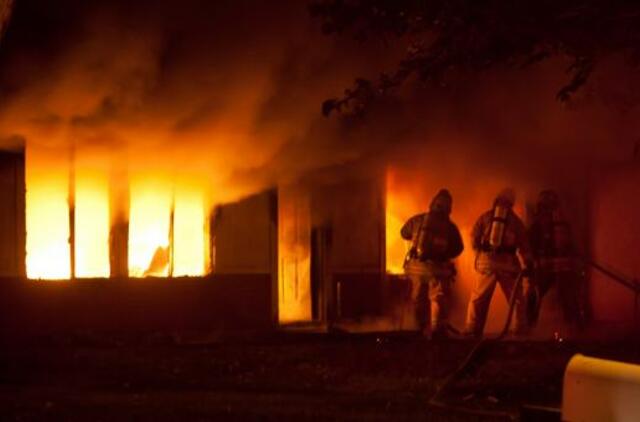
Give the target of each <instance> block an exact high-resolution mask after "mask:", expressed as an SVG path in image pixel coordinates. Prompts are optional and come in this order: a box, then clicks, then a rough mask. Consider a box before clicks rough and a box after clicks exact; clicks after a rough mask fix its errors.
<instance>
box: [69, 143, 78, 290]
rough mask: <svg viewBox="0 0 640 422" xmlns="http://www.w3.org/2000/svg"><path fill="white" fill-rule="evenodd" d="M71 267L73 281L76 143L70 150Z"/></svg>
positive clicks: (74, 259) (74, 262)
mask: <svg viewBox="0 0 640 422" xmlns="http://www.w3.org/2000/svg"><path fill="white" fill-rule="evenodd" d="M68 195H69V196H68V203H69V258H70V259H69V265H70V270H71V271H70V274H71V279H72V280H73V279H75V278H76V151H75V143H72V144H71V147H70V149H69V191H68Z"/></svg>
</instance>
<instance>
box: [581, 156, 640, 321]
mask: <svg viewBox="0 0 640 422" xmlns="http://www.w3.org/2000/svg"><path fill="white" fill-rule="evenodd" d="M639 210H640V165H638V164H637V163H636V164H635V165H627V166H619V167H616V168H615V169H609V170H601V171H599V172H598V173H597V174H596V177H594V183H593V190H592V193H591V227H592V232H591V257H592V259H593V260H594V261H595V262H597V263H598V264H600V265H602V266H604V267H607V268H609V269H611V270H613V271H614V272H616V273H619V274H620V275H622V276H624V277H626V278H628V279H634V278H635V279H636V280H640V259H639V252H638V251H640V212H639ZM589 292H590V300H591V306H592V316H593V319H594V321H595V322H596V323H598V324H599V325H600V326H601V327H609V328H608V330H609V331H619V330H622V331H628V330H631V329H632V328H633V321H634V295H633V294H632V293H631V292H630V291H629V290H628V289H626V288H625V287H623V286H620V285H618V284H617V283H615V282H613V281H612V280H610V279H609V278H608V277H607V276H605V275H603V274H601V273H599V272H598V271H595V270H592V271H591V283H590V289H589ZM639 316H640V315H639Z"/></svg>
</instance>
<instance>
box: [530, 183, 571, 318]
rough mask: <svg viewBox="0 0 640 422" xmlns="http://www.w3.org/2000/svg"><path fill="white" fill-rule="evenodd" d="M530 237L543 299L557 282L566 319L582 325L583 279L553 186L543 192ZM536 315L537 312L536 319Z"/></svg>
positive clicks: (538, 284) (539, 289) (537, 283)
mask: <svg viewBox="0 0 640 422" xmlns="http://www.w3.org/2000/svg"><path fill="white" fill-rule="evenodd" d="M529 238H530V239H531V248H532V250H533V254H534V257H535V264H536V277H535V280H536V282H535V286H536V289H537V291H538V295H539V298H540V300H541V299H542V298H543V297H544V295H545V294H546V293H547V292H548V291H549V289H550V288H551V287H553V286H554V285H555V286H557V289H558V298H559V301H560V305H561V307H562V311H563V313H564V317H565V320H566V321H567V322H569V323H575V324H577V325H578V326H580V325H581V322H582V321H581V320H582V318H581V307H580V303H579V302H580V300H579V298H580V282H579V277H578V274H577V271H576V267H575V261H574V259H573V256H574V245H573V240H572V235H571V227H570V225H569V223H568V222H567V221H566V219H565V218H564V216H563V214H562V210H561V208H560V201H559V198H558V194H557V193H556V192H554V191H553V190H544V191H542V192H540V195H539V197H538V203H537V205H536V211H535V215H534V218H533V222H532V224H531V227H530V229H529ZM536 310H537V309H536ZM537 316H538V315H537V312H535V314H534V316H533V320H534V321H535V320H536V319H537Z"/></svg>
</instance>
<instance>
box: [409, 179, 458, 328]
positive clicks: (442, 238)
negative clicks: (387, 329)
mask: <svg viewBox="0 0 640 422" xmlns="http://www.w3.org/2000/svg"><path fill="white" fill-rule="evenodd" d="M451 206H452V198H451V194H450V193H449V191H448V190H446V189H441V190H440V191H439V192H438V193H437V195H436V196H435V197H434V198H433V200H432V201H431V205H430V206H429V212H428V213H422V214H418V215H415V216H413V217H411V218H410V219H409V220H408V221H407V222H406V223H405V224H404V226H403V227H402V229H401V232H400V234H401V235H402V238H403V239H405V240H409V241H411V242H412V244H411V248H410V250H409V252H408V254H407V256H406V258H405V262H404V270H405V273H406V274H407V276H408V277H409V278H410V280H411V291H412V293H411V299H412V306H414V311H415V316H416V320H417V322H418V326H419V329H420V331H421V332H424V330H425V328H426V326H427V312H426V309H425V308H426V305H427V301H426V298H425V296H426V295H427V294H428V297H429V303H430V308H431V312H430V313H431V330H432V338H433V339H442V338H446V337H447V336H448V333H447V330H448V327H449V324H448V312H449V300H450V295H451V293H450V292H451V284H452V283H453V281H454V279H455V275H456V269H455V266H454V264H453V262H452V259H453V258H455V257H457V256H458V255H460V253H461V252H462V250H463V245H462V238H461V237H460V232H459V231H458V228H457V227H456V225H455V224H454V223H453V222H452V221H451V220H450V219H449V215H450V214H451Z"/></svg>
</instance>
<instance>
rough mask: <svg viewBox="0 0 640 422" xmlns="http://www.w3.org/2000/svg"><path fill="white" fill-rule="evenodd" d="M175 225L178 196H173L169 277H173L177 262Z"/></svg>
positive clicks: (170, 219) (170, 222) (170, 216)
mask: <svg viewBox="0 0 640 422" xmlns="http://www.w3.org/2000/svg"><path fill="white" fill-rule="evenodd" d="M175 224H176V194H175V191H174V192H173V193H172V195H171V214H170V215H169V277H173V267H174V260H175V235H174V234H175Z"/></svg>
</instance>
